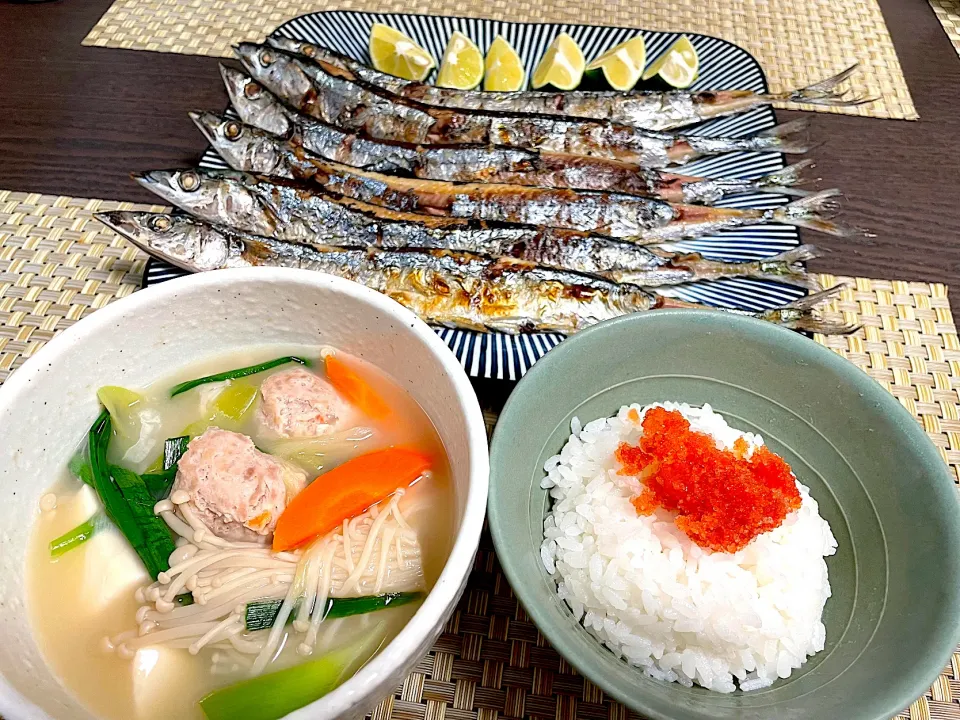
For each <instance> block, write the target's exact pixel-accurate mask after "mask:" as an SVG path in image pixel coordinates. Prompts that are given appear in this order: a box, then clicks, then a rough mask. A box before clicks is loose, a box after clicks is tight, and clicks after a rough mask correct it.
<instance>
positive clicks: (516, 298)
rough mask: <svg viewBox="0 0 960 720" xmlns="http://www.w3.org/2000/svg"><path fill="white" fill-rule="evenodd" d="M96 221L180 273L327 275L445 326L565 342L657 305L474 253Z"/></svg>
mask: <svg viewBox="0 0 960 720" xmlns="http://www.w3.org/2000/svg"><path fill="white" fill-rule="evenodd" d="M100 219H101V220H102V221H103V222H105V224H107V225H108V226H110V227H112V228H113V229H115V230H117V231H118V232H120V233H121V234H123V235H124V236H126V237H128V238H129V239H130V240H131V241H132V242H134V243H135V244H136V245H138V246H139V247H142V248H144V249H145V250H146V251H147V252H150V253H151V254H153V255H157V256H160V257H163V258H164V259H175V260H176V261H177V262H178V263H179V264H180V265H181V267H187V268H190V269H193V270H197V271H199V270H212V269H217V268H220V267H244V266H256V265H269V266H273V267H291V268H300V269H309V270H317V271H320V272H326V273H329V274H332V275H337V276H339V277H344V278H347V279H349V280H353V281H354V282H358V283H360V284H362V285H366V286H367V287H369V288H372V289H374V290H377V291H379V292H381V293H383V294H384V295H387V296H388V297H391V298H393V299H395V300H397V301H398V302H400V303H401V304H402V305H404V306H406V307H407V308H409V309H410V310H412V311H414V312H415V313H417V314H418V315H419V316H420V317H421V318H423V319H424V320H426V321H427V322H432V323H434V324H439V325H447V326H450V327H460V328H469V329H473V330H494V331H499V332H505V333H511V334H516V333H521V332H562V333H567V334H569V333H574V332H576V331H577V330H580V329H582V328H584V327H586V326H588V325H592V324H594V323H597V322H601V321H603V320H607V319H610V318H613V317H618V316H620V315H624V314H626V313H630V312H638V311H643V310H648V309H650V308H652V307H654V306H655V304H656V299H655V297H654V296H652V295H649V294H648V293H645V292H644V291H643V290H641V289H640V288H637V287H633V286H630V285H623V284H620V283H614V282H611V281H609V280H604V279H601V278H596V277H591V276H589V275H583V274H579V273H573V272H569V271H560V270H552V269H547V268H540V267H538V266H536V265H533V264H531V263H525V262H519V261H513V260H507V259H499V260H492V259H490V258H485V257H482V256H479V255H474V254H471V253H457V252H451V251H447V250H419V249H417V250H376V249H373V248H368V249H345V248H319V247H316V246H312V245H304V244H297V243H290V242H283V241H278V240H274V239H270V238H265V237H259V238H254V237H252V236H249V235H248V236H242V235H239V234H237V233H234V232H231V231H229V230H225V229H218V228H209V227H207V228H204V226H203V225H202V224H200V223H197V222H196V221H194V220H192V219H188V218H183V219H180V220H175V221H174V222H175V223H176V224H175V225H173V224H172V225H171V226H170V227H168V228H167V229H161V228H162V223H158V222H157V221H156V220H153V221H151V219H150V218H146V217H144V214H139V215H138V214H135V213H105V214H103V216H102V217H101V218H100ZM151 224H152V226H151ZM158 226H159V227H158ZM174 230H175V231H176V236H177V239H176V240H175V241H170V240H169V239H168V238H166V237H165V236H166V235H168V234H171V232H172V231H174ZM185 236H189V237H185Z"/></svg>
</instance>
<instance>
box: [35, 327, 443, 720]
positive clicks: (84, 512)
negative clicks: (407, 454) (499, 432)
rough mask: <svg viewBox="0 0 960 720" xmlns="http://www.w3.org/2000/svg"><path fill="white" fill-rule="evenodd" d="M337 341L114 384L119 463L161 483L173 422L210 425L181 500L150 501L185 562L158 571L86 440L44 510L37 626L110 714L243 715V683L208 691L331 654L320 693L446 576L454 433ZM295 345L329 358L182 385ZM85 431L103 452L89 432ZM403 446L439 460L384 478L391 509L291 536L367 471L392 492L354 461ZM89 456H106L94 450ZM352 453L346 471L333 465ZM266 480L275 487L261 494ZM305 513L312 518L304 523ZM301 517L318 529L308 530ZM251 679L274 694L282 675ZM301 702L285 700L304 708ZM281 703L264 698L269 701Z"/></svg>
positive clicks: (186, 470) (173, 561)
mask: <svg viewBox="0 0 960 720" xmlns="http://www.w3.org/2000/svg"><path fill="white" fill-rule="evenodd" d="M328 353H330V349H322V348H317V347H312V348H307V347H289V346H282V347H275V346H270V347H258V348H256V349H251V350H249V351H244V352H238V353H234V354H230V355H228V356H220V357H217V358H215V359H212V360H208V361H204V362H202V363H197V364H193V365H190V366H189V367H185V368H182V369H180V370H178V371H177V372H176V374H173V375H171V376H169V377H165V378H163V379H161V380H158V381H157V382H155V383H153V384H152V385H150V386H149V387H146V388H131V390H133V391H135V392H136V393H138V394H139V397H137V396H134V395H124V394H123V393H122V392H119V391H115V392H114V396H110V393H109V392H108V393H107V395H106V396H105V397H108V402H107V404H108V405H109V404H111V402H112V403H113V405H114V407H112V408H110V410H111V420H112V423H113V430H112V436H111V438H110V442H109V448H108V451H107V460H108V462H109V463H110V464H112V465H116V466H119V467H121V468H126V469H127V470H130V471H133V472H134V473H138V474H139V475H138V477H139V478H141V479H142V480H143V481H144V483H146V484H148V485H149V482H148V481H149V480H150V478H156V477H159V476H160V475H162V474H163V472H164V471H163V465H164V463H163V462H162V458H163V455H164V451H165V441H166V440H167V439H168V438H177V437H184V436H189V437H190V438H191V439H190V441H189V445H187V446H186V448H187V449H186V453H185V454H183V455H182V457H181V458H179V463H178V464H177V465H174V466H173V468H172V469H170V470H168V473H167V476H166V477H167V482H169V481H170V478H171V477H174V473H175V477H176V480H175V481H173V486H172V488H167V493H168V495H167V496H166V497H167V499H165V500H163V499H161V500H158V501H157V503H158V504H156V505H154V506H153V507H150V508H149V512H150V513H151V514H152V515H153V518H152V519H151V520H149V521H148V522H152V521H154V520H156V518H157V517H160V518H163V519H164V525H163V527H164V529H166V528H169V531H168V532H169V534H170V536H171V538H172V539H173V542H174V544H175V546H176V549H175V550H174V552H173V553H172V554H171V555H170V556H169V562H168V564H169V566H170V567H169V568H168V569H167V570H166V571H165V572H163V573H161V574H159V575H158V576H157V578H158V579H157V580H156V581H155V580H154V578H153V577H151V574H150V572H149V571H148V569H147V565H146V564H145V561H144V560H143V559H142V556H141V554H138V551H136V550H135V549H134V547H133V545H132V544H131V541H130V540H129V539H128V537H127V536H126V535H125V533H124V532H121V530H119V529H118V528H117V526H116V524H115V523H114V522H112V521H111V520H109V519H105V518H104V511H103V503H102V501H101V499H100V497H99V495H98V493H97V491H96V490H95V489H94V487H91V486H90V485H88V484H86V483H84V482H83V481H82V480H81V479H80V478H79V477H78V475H81V476H82V475H83V474H84V472H90V469H87V470H80V471H79V472H78V468H81V467H82V462H81V461H82V460H84V457H83V456H84V453H83V452H80V454H79V455H78V456H77V457H76V458H75V460H74V462H72V463H71V467H70V468H64V471H63V474H62V476H61V477H59V478H56V479H55V482H54V483H53V484H52V485H51V487H50V489H49V492H48V494H47V495H45V496H44V498H43V501H42V502H41V509H40V510H38V515H37V517H36V520H35V522H34V527H33V531H32V537H31V546H30V553H29V556H28V568H27V570H28V575H27V582H28V593H29V600H30V607H31V611H32V622H33V626H34V632H35V636H36V637H37V640H38V642H39V643H40V646H41V649H42V651H43V653H44V655H45V657H46V659H47V661H48V662H49V664H50V666H51V667H52V669H53V670H54V671H55V672H56V673H57V674H58V676H59V677H60V678H61V680H62V682H63V683H64V685H65V686H66V687H67V688H68V689H69V690H70V691H71V692H72V693H73V694H74V695H75V696H76V697H77V698H78V699H79V700H80V701H81V702H82V703H83V704H84V705H86V706H87V707H88V708H89V709H90V710H91V711H92V712H93V713H95V714H97V715H98V716H102V717H104V718H109V719H111V720H131V719H134V720H159V719H161V718H163V719H168V718H184V719H188V720H189V719H193V718H196V719H201V718H204V717H214V718H219V717H224V716H229V714H231V711H230V703H231V702H234V703H236V702H245V701H246V700H247V699H249V695H248V696H244V694H243V691H242V690H241V691H240V692H239V693H237V694H236V695H228V696H226V697H216V698H213V699H212V700H210V701H209V702H207V703H205V704H204V706H203V708H201V706H200V704H199V701H200V700H201V699H202V698H204V697H205V696H207V695H208V694H210V693H212V692H213V691H215V690H218V689H221V688H231V690H232V689H234V686H237V684H238V683H242V682H244V681H248V680H250V678H254V677H258V678H261V679H264V678H268V677H271V673H275V672H278V671H286V670H288V669H291V668H298V669H299V670H300V671H303V670H304V669H305V668H307V667H308V665H309V664H310V663H313V662H314V661H317V660H318V659H321V658H327V659H328V660H329V663H328V664H329V667H326V668H325V669H324V670H323V673H325V674H323V673H321V675H320V676H317V675H313V676H311V677H310V678H309V679H304V678H300V680H299V681H300V682H301V683H303V684H306V685H308V686H310V687H312V688H313V690H309V688H308V690H307V696H304V698H302V700H301V704H302V702H309V701H310V700H311V699H313V698H315V697H316V696H318V695H322V694H323V691H329V690H330V689H332V688H333V687H335V686H336V685H337V684H339V683H341V682H343V681H344V680H345V679H347V678H348V677H349V676H350V675H352V674H353V673H355V672H356V670H357V669H358V668H359V667H361V666H362V665H363V664H364V663H365V662H367V661H369V659H370V658H371V657H373V656H374V655H375V654H376V652H377V651H378V650H379V649H380V648H382V647H383V646H384V645H385V644H386V643H388V642H389V641H390V640H391V639H392V638H393V637H394V636H395V635H396V634H397V633H398V632H399V631H400V630H401V629H402V628H403V626H404V624H405V623H406V622H407V621H408V619H409V618H410V617H411V616H412V615H413V613H414V612H416V609H417V607H419V604H420V601H421V599H422V597H423V596H424V595H425V594H426V593H427V592H428V591H429V590H430V588H431V587H432V586H433V584H434V582H435V581H436V579H437V577H438V576H439V574H440V571H441V569H442V567H443V564H444V562H445V561H446V558H447V555H448V553H449V551H450V547H451V544H452V539H453V532H454V523H453V500H454V498H453V490H452V487H451V482H450V477H449V467H448V464H447V461H446V457H445V454H444V450H443V447H442V444H441V442H440V438H439V436H438V434H437V432H436V430H435V428H434V427H433V425H432V424H431V422H430V419H429V418H428V417H427V415H426V414H425V413H424V411H423V410H422V409H421V408H420V407H419V405H418V404H417V403H416V401H415V400H414V399H413V398H412V397H411V396H410V395H409V394H407V393H406V392H405V391H404V390H403V389H401V388H400V387H399V386H398V385H397V384H396V383H395V382H394V381H393V380H391V379H390V378H389V376H388V375H387V374H386V373H385V372H383V371H382V370H380V369H378V368H375V367H373V366H371V365H370V364H369V363H365V362H363V361H360V360H359V359H357V358H354V357H351V356H348V355H346V354H344V353H341V352H339V351H333V355H334V357H335V358H336V359H337V360H339V361H341V366H340V367H344V366H345V367H347V368H348V370H349V373H348V376H347V377H346V380H344V379H343V378H340V377H339V376H338V378H337V380H338V381H337V382H333V383H331V380H332V379H333V376H332V375H331V376H330V377H328V376H327V372H326V368H325V363H324V357H323V356H326V355H327V354H328ZM287 355H294V356H299V357H302V358H307V359H309V360H310V361H311V367H310V368H309V372H310V373H311V374H312V375H314V378H312V379H311V378H305V377H304V376H303V375H302V373H303V371H304V368H303V366H301V365H298V364H296V363H286V364H283V365H280V366H278V367H275V368H272V369H269V370H266V371H263V372H259V373H256V374H251V375H249V376H247V377H243V378H239V379H232V380H227V381H222V382H216V383H206V384H203V385H200V386H197V387H195V388H193V389H190V390H188V391H186V392H183V393H182V394H179V395H177V396H176V397H173V398H171V397H170V391H171V388H173V387H174V386H176V385H178V384H179V383H181V382H184V381H188V380H191V379H195V378H199V377H202V376H208V375H212V374H215V373H220V372H223V371H226V370H231V369H235V368H241V367H245V366H251V365H255V364H257V363H262V362H264V361H268V360H271V359H274V358H279V357H282V356H287ZM294 371H296V372H294ZM297 373H300V374H299V375H298V374H297ZM271 378H272V380H271ZM118 380H122V378H118ZM354 381H356V382H358V384H356V385H351V384H350V383H352V382H354ZM344 382H346V383H347V384H346V385H344V384H343V383H344ZM265 383H267V384H266V385H265ZM344 388H347V390H350V392H346V391H345V390H344ZM358 388H359V393H360V394H359V395H357V394H356V392H358ZM318 389H319V390H322V391H323V392H319V394H318V393H317V392H315V391H318ZM311 392H313V394H312V395H311ZM364 393H366V394H364ZM131 398H133V401H132V402H131ZM311 403H312V404H311ZM334 416H335V419H334ZM211 428H214V429H213V430H211ZM217 428H219V430H217ZM221 430H222V431H225V432H224V433H221V432H220V431H221ZM318 432H319V433H322V434H317V435H311V436H309V437H285V435H298V434H312V433H318ZM238 436H240V437H238ZM243 436H245V437H248V438H250V440H251V441H252V446H251V445H249V444H244V443H246V442H247V441H246V440H244V439H243ZM217 443H221V444H220V445H218V444H217ZM78 444H79V446H80V448H81V451H84V450H86V448H87V445H88V443H87V438H86V437H84V438H82V439H81V438H78ZM387 448H393V449H394V450H396V449H397V448H401V449H409V450H411V451H413V452H415V453H417V454H419V455H417V456H418V457H419V456H420V455H422V456H423V457H426V458H429V469H428V470H427V471H426V472H424V473H423V474H422V475H419V476H418V478H417V479H416V481H415V482H413V484H412V485H409V486H405V485H404V483H400V484H399V485H398V488H396V489H395V490H399V492H390V493H388V494H387V495H386V496H383V497H380V496H379V495H378V496H377V498H378V502H376V503H375V504H373V505H372V506H370V507H366V508H363V509H362V510H361V511H360V512H358V513H354V514H352V515H351V516H349V517H343V518H338V520H339V524H338V525H337V526H336V527H335V528H334V529H332V530H328V531H326V532H324V533H322V534H320V535H316V536H309V537H308V538H307V539H306V540H303V541H302V542H300V543H299V544H297V545H296V546H295V547H291V548H287V549H284V550H275V549H274V545H275V544H276V543H277V541H278V540H280V538H281V534H283V536H284V538H287V537H288V536H290V537H293V538H294V540H297V538H300V537H301V536H304V537H306V535H304V533H306V534H307V535H309V528H310V527H312V526H311V525H309V523H311V522H314V521H316V522H319V519H318V518H320V517H321V516H323V517H327V516H330V517H332V516H333V515H336V513H337V512H338V510H337V508H341V507H342V508H347V507H349V506H350V504H349V500H350V498H349V497H347V495H349V493H348V494H347V495H344V492H342V490H343V488H344V487H347V488H349V487H350V483H351V482H354V481H357V482H359V483H360V484H361V485H364V488H366V489H368V490H370V491H371V492H374V489H372V488H367V486H366V485H365V484H364V482H363V478H364V477H367V478H368V479H369V477H370V475H369V472H370V471H368V474H367V475H366V476H364V475H362V474H359V475H357V477H356V479H355V478H354V477H353V475H351V474H350V473H347V472H346V468H353V467H355V466H357V463H356V462H355V461H356V459H357V458H359V457H361V456H368V455H369V454H371V453H376V452H377V451H383V450H384V449H387ZM385 457H387V458H388V461H389V462H388V463H387V464H388V467H389V468H391V469H388V470H387V471H386V474H385V476H387V477H389V474H390V472H393V469H392V468H395V467H400V466H399V465H396V464H395V463H394V462H393V457H394V456H393V455H389V456H385ZM85 461H86V462H87V463H88V465H87V467H88V468H89V467H90V465H89V463H90V458H89V457H86V458H85ZM245 463H246V464H245ZM334 468H340V471H339V473H340V477H338V476H337V474H332V475H330V476H328V479H327V480H325V478H324V475H325V473H328V472H330V471H331V470H333V469H334ZM260 472H262V473H263V477H259V476H258V473H260ZM398 472H399V470H398ZM414 472H416V470H414ZM335 477H338V479H337V480H333V478H335ZM277 478H282V485H278V484H277V483H278V481H277ZM315 478H317V479H315ZM268 481H272V483H273V484H272V485H271V484H270V482H268ZM371 482H372V481H371ZM383 482H384V481H383V480H382V479H381V480H380V485H381V487H380V490H379V492H380V495H383V487H382V485H383ZM387 482H389V479H388V480H387ZM404 482H405V481H404ZM243 483H246V484H243ZM304 483H306V485H305V486H304ZM313 483H326V484H325V485H321V486H319V490H316V491H311V492H312V493H313V494H312V495H311V497H310V499H311V501H312V502H314V503H316V504H315V505H309V504H306V499H307V496H306V495H305V496H304V497H303V498H300V493H302V492H305V488H312V487H313ZM374 484H375V483H374ZM241 486H242V491H241V490H240V489H238V488H241ZM250 488H254V490H255V491H254V490H251V491H250V492H249V494H245V493H247V490H248V489H250ZM336 488H340V489H341V493H340V495H336V492H337V490H336ZM321 491H322V492H321ZM161 495H162V490H161V491H160V494H159V495H157V496H156V497H161ZM345 497H346V498H347V500H345V501H344V502H346V504H343V503H341V502H340V501H341V500H343V499H344V498H345ZM371 497H373V496H371ZM297 498H300V499H299V500H298V499H297ZM338 498H339V499H338ZM318 500H319V502H318ZM174 501H176V502H174ZM151 502H153V500H151ZM353 502H354V503H355V502H356V499H355V498H354V499H353ZM271 503H273V504H272V505H271ZM277 503H279V504H280V505H282V507H280V505H278V504H277ZM298 503H300V505H299V506H298ZM247 504H249V505H250V507H246V505H247ZM291 507H292V508H294V510H291V509H290V508H291ZM261 508H266V509H265V510H263V512H260V509H261ZM314 509H315V512H314ZM288 510H289V511H290V515H289V516H288V518H284V513H286V512H287V511H288ZM255 512H256V513H257V514H256V515H254V513H255ZM154 513H159V515H155V514H154ZM290 518H293V519H290ZM288 519H289V520H290V521H289V522H286V521H287V520H288ZM304 519H305V521H306V522H307V523H308V525H307V527H306V529H304V527H300V526H299V525H298V524H297V523H302V522H304ZM294 520H296V521H297V523H294ZM88 521H89V525H88V526H87V533H86V534H87V535H89V539H86V540H85V541H83V542H81V543H77V544H75V545H69V549H67V550H65V551H64V549H63V542H62V538H63V537H64V536H65V535H68V534H70V533H71V532H72V531H74V530H75V529H76V528H78V526H81V525H82V524H83V523H85V522H88ZM285 523H286V524H285ZM274 525H275V527H273V526H274ZM291 527H292V528H293V529H294V530H295V531H297V532H299V533H300V535H297V534H296V533H295V532H294V534H293V535H292V536H291V535H290V533H291V532H293V531H292V530H289V528H291ZM271 528H272V529H274V530H277V532H276V537H275V538H274V537H273V536H272V534H271V532H270V530H271ZM281 531H282V532H281ZM75 535H76V533H74V536H73V538H72V541H76V537H75ZM221 535H223V536H226V537H225V538H222V537H220V536H221ZM58 539H61V541H60V546H59V550H55V549H53V547H52V545H56V544H57V543H55V542H54V541H57V540H58ZM271 540H272V541H273V543H274V545H271ZM161 545H162V543H161ZM164 562H167V561H166V556H164ZM357 598H360V600H359V601H357V600H356V599H357ZM397 598H399V600H397ZM358 602H359V604H358ZM384 604H386V605H387V607H382V605H384ZM251 608H252V609H253V611H256V612H253V615H251V612H252V610H251ZM321 608H322V610H321ZM285 609H287V610H289V617H290V620H288V621H287V622H286V623H284V622H281V620H282V619H283V618H282V614H283V613H284V610H285ZM344 613H346V615H345V616H340V615H342V614H344ZM350 613H355V614H350ZM251 618H252V620H251ZM251 627H252V628H260V627H262V628H263V629H250V628H251ZM318 677H320V680H319V681H318V679H317V678H318ZM321 686H322V688H321ZM237 687H239V686H237ZM318 688H321V689H318ZM248 692H254V693H255V694H256V695H257V696H259V697H261V698H263V697H270V696H271V693H270V690H269V686H260V687H253V688H251V690H249V691H248ZM310 693H313V695H310ZM281 709H282V710H283V712H281ZM281 709H278V710H276V711H275V712H277V713H280V714H283V713H285V712H289V711H290V710H291V709H292V708H285V709H284V708H281ZM270 712H271V711H270V710H269V709H268V708H267V709H263V713H264V714H263V715H262V717H269V716H270ZM224 713H226V715H225V714H224Z"/></svg>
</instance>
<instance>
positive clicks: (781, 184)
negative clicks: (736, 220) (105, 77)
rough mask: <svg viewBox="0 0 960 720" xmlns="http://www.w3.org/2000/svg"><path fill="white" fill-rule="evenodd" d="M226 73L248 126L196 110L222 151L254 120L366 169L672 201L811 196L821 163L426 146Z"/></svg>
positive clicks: (243, 139)
mask: <svg viewBox="0 0 960 720" xmlns="http://www.w3.org/2000/svg"><path fill="white" fill-rule="evenodd" d="M220 73H221V75H222V76H223V80H224V85H225V86H226V88H227V94H228V95H229V96H230V103H231V104H232V105H233V108H234V110H236V111H237V114H238V115H239V116H240V121H241V123H237V121H236V120H233V119H227V118H217V117H216V116H214V115H213V114H212V113H202V114H197V113H194V114H192V115H191V117H193V120H194V122H196V123H197V125H198V126H199V127H200V129H201V130H202V131H203V132H204V134H205V135H206V136H207V138H208V139H209V140H210V143H211V144H212V145H213V146H214V147H216V148H218V149H220V148H221V147H222V146H224V145H227V144H230V143H243V144H245V145H252V144H253V142H254V140H253V138H252V137H251V134H249V133H248V134H247V135H244V127H243V126H244V125H248V126H253V127H256V128H258V129H260V130H263V131H265V132H268V133H272V134H273V135H278V136H281V137H284V138H287V139H290V140H294V141H296V142H298V143H300V144H302V145H303V147H304V148H305V149H306V150H309V151H310V152H312V153H315V154H317V155H319V156H320V157H323V158H326V159H328V160H335V161H337V162H342V163H344V164H346V165H352V166H353V167H357V168H362V169H365V170H374V171H377V172H385V173H391V174H401V175H411V176H414V177H419V178H423V179H429V180H450V181H454V182H493V183H509V184H514V185H529V186H536V187H553V188H572V189H576V190H604V191H610V192H625V193H632V194H636V195H644V196H647V197H657V198H660V199H662V200H667V201H669V202H680V203H697V204H706V205H709V204H712V203H715V202H717V201H718V200H720V199H722V198H723V197H726V196H727V195H733V194H737V193H745V192H757V191H763V192H776V193H781V194H788V195H799V196H803V195H808V194H809V193H808V192H806V191H803V190H797V189H795V188H791V187H787V186H789V185H792V184H794V183H797V182H799V181H800V180H801V173H802V171H803V169H804V168H807V167H809V166H811V165H812V164H813V163H812V161H810V160H803V161H801V162H799V163H797V164H796V165H793V166H791V167H788V168H784V169H782V170H778V171H777V172H775V173H771V174H769V175H766V176H763V177H760V178H756V179H752V180H748V179H739V178H720V179H715V178H700V177H691V176H687V175H678V174H674V173H668V172H664V171H662V170H657V169H654V168H644V167H641V166H639V165H635V164H633V163H627V162H623V161H621V160H613V159H610V158H599V157H589V156H586V155H566V154H563V153H545V152H539V151H536V150H525V149H522V148H504V147H486V146H478V145H445V146H444V145H439V146H433V145H428V146H424V145H416V144H412V143H401V142H392V141H388V140H375V139H369V138H364V137H362V136H360V135H358V134H356V133H353V132H349V131H346V130H342V129H340V128H338V127H334V126H333V125H330V124H328V123H326V122H324V121H322V120H318V119H316V118H314V117H308V116H306V115H303V114H302V113H298V112H295V111H293V110H289V109H287V108H286V107H284V106H283V104H282V103H281V102H280V100H279V99H278V98H277V97H276V96H275V95H273V93H271V92H270V91H268V90H266V89H264V88H263V87H261V86H260V85H259V83H257V82H256V81H254V80H253V79H252V78H251V77H250V76H249V75H247V74H246V73H243V72H240V71H239V70H234V69H232V68H228V67H226V66H224V65H221V66H220ZM231 152H235V151H231ZM247 152H250V151H249V150H248V151H247ZM221 154H223V153H222V152H221ZM238 169H247V170H250V169H251V168H238Z"/></svg>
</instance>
